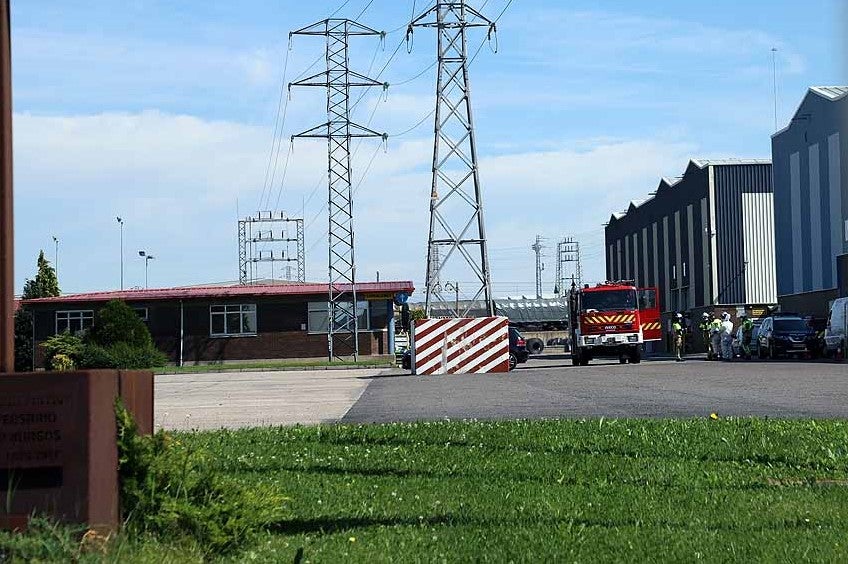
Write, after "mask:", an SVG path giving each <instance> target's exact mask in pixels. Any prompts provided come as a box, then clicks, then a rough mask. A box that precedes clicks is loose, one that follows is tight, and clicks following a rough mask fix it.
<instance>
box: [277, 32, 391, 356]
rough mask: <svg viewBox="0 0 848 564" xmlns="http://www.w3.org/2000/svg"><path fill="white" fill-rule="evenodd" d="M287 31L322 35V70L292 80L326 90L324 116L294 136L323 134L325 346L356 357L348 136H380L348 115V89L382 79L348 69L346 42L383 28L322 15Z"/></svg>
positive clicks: (382, 35)
mask: <svg viewBox="0 0 848 564" xmlns="http://www.w3.org/2000/svg"><path fill="white" fill-rule="evenodd" d="M293 35H311V36H320V37H324V38H326V42H327V46H326V56H325V58H326V63H327V70H326V71H324V72H320V73H318V74H315V75H313V76H310V77H308V78H304V79H303V80H299V81H297V82H293V83H291V84H289V89H291V87H292V86H314V87H320V88H324V89H326V91H327V122H326V123H323V124H321V125H318V126H316V127H313V128H312V129H308V130H306V131H304V132H303V133H300V134H298V135H293V136H292V140H294V138H295V137H303V138H321V139H326V140H327V148H328V149H327V152H328V161H329V165H328V174H329V183H328V184H329V198H328V207H329V211H328V216H329V229H328V230H327V234H328V238H329V244H328V247H329V249H328V252H329V257H328V271H329V292H328V299H327V348H328V355H329V359H330V362H332V361H333V360H335V359H336V358H338V359H344V358H346V357H351V356H352V357H353V359H354V360H356V359H357V358H358V357H359V338H358V335H359V322H358V318H357V307H356V302H357V298H356V261H355V259H354V244H353V241H354V234H353V194H352V192H351V163H350V141H351V139H352V138H354V137H380V138H382V139H383V141H385V140H386V139H387V135H386V134H385V133H377V132H376V131H373V130H371V129H368V128H367V127H363V126H361V125H357V124H355V123H352V122H351V121H350V89H351V88H353V87H369V86H382V87H383V88H386V87H387V86H388V85H387V84H384V83H381V82H378V81H376V80H373V79H371V78H368V77H366V76H363V75H361V74H359V73H357V72H354V71H352V70H350V68H349V57H348V42H349V39H350V37H352V36H369V35H372V36H378V37H380V39H381V40H382V39H383V38H385V33H384V32H381V31H377V30H374V29H371V28H370V27H367V26H364V25H362V24H360V23H357V22H355V21H352V20H348V19H332V18H330V19H326V20H323V21H320V22H317V23H315V24H312V25H310V26H307V27H304V28H302V29H299V30H297V31H293V32H291V33H289V40H291V37H292V36H293Z"/></svg>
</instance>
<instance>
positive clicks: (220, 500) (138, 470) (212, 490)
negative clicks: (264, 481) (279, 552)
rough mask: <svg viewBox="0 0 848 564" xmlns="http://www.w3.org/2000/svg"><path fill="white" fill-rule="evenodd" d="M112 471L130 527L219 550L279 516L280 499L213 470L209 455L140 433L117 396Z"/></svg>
mask: <svg viewBox="0 0 848 564" xmlns="http://www.w3.org/2000/svg"><path fill="white" fill-rule="evenodd" d="M115 413H116V419H117V424H118V425H117V427H118V457H119V458H118V472H119V476H120V488H121V489H120V495H121V514H122V518H123V521H124V522H125V523H126V525H127V527H128V528H129V530H130V531H131V532H135V533H147V534H154V535H160V536H162V537H165V538H168V539H173V538H185V539H191V540H193V541H195V542H196V543H197V544H198V545H199V546H201V547H203V549H204V550H206V551H207V552H208V553H210V554H220V553H222V552H226V551H228V550H231V549H233V548H236V547H237V546H238V545H240V544H241V543H243V542H245V541H246V540H247V539H249V538H250V533H251V531H254V530H256V529H257V528H259V527H263V526H266V525H268V524H269V523H271V522H273V521H275V520H277V519H279V517H280V515H279V512H280V510H281V508H282V504H283V502H284V501H285V500H284V498H282V497H281V496H279V495H278V494H274V493H273V492H271V491H265V488H261V487H260V488H258V489H257V487H256V486H254V487H253V489H252V490H251V489H248V488H246V487H244V486H241V485H239V484H237V483H235V482H234V481H232V480H227V479H226V478H225V477H224V476H222V475H219V474H216V473H215V466H214V464H213V459H212V457H211V456H209V455H208V454H207V453H205V452H203V451H200V450H193V449H190V448H187V447H185V446H183V445H182V444H180V442H179V441H175V440H173V438H172V437H171V436H170V435H168V434H167V433H165V432H164V431H162V430H160V431H159V432H157V433H156V434H155V435H153V436H140V435H139V434H138V429H137V427H136V424H135V421H134V420H133V418H132V415H131V414H130V413H129V412H128V411H127V410H126V408H125V407H124V406H123V404H122V403H121V401H120V399H118V400H117V401H116V404H115Z"/></svg>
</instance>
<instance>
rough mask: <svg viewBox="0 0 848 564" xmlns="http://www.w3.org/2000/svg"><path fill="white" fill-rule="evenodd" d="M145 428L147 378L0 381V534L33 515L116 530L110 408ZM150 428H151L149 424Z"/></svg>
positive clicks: (117, 375) (12, 377)
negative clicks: (118, 404)
mask: <svg viewBox="0 0 848 564" xmlns="http://www.w3.org/2000/svg"><path fill="white" fill-rule="evenodd" d="M122 390H125V394H126V399H125V403H126V404H127V407H128V408H129V409H130V411H131V412H133V413H135V412H136V411H138V412H139V413H140V415H141V417H140V419H141V420H142V425H141V427H142V431H146V432H150V428H151V427H152V425H149V424H148V421H150V419H152V417H150V415H148V414H152V407H153V404H152V400H153V376H152V374H150V373H149V372H126V371H125V372H119V371H116V370H92V371H84V372H82V371H81V372H40V373H27V374H0V496H2V499H3V502H4V503H3V505H2V507H0V526H5V527H10V526H11V527H15V526H19V524H20V522H21V521H22V520H25V519H26V517H27V516H29V515H31V514H33V513H41V514H45V515H49V516H52V517H54V518H56V519H59V520H61V521H67V522H74V523H85V524H88V525H89V526H92V527H96V528H105V529H111V528H115V527H117V525H118V523H119V512H118V452H117V445H116V440H115V439H116V426H115V411H114V404H115V399H116V398H117V397H118V395H122V394H121V392H122ZM150 423H152V421H150Z"/></svg>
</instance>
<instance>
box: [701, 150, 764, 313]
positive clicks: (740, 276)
mask: <svg viewBox="0 0 848 564" xmlns="http://www.w3.org/2000/svg"><path fill="white" fill-rule="evenodd" d="M713 168H714V173H713V175H714V178H715V202H714V205H715V208H716V226H715V227H716V242H717V252H718V257H717V259H718V296H717V297H716V302H717V303H722V304H744V303H748V302H749V301H750V300H748V298H747V295H746V291H745V248H744V241H745V238H746V234H745V232H744V231H745V229H744V222H743V212H742V195H743V194H745V193H771V192H772V171H771V165H770V164H740V165H727V166H716V167H713ZM748 236H749V237H752V238H754V239H753V244H756V245H761V246H768V247H771V246H772V245H773V244H774V243H773V240H774V231H773V230H762V231H756V232H754V233H751V234H749V235H748ZM762 283H763V284H768V283H769V282H768V280H767V279H763V280H762ZM756 290H757V292H756V293H757V294H758V295H771V294H772V293H774V290H772V289H771V288H768V287H765V286H763V287H758V288H757V289H756Z"/></svg>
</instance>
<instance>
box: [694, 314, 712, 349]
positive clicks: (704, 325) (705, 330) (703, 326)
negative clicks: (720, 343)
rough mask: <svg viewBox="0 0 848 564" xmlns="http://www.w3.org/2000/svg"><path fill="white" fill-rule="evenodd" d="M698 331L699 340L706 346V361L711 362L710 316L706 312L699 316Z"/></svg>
mask: <svg viewBox="0 0 848 564" xmlns="http://www.w3.org/2000/svg"><path fill="white" fill-rule="evenodd" d="M698 329H699V330H700V331H701V339H703V341H704V344H705V345H707V360H712V359H713V356H714V354H715V353H714V352H713V342H712V335H710V314H709V313H707V312H706V311H705V312H704V313H703V314H702V315H701V323H699V324H698Z"/></svg>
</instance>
